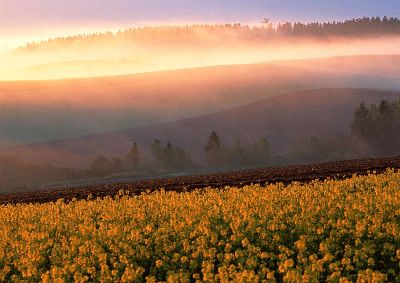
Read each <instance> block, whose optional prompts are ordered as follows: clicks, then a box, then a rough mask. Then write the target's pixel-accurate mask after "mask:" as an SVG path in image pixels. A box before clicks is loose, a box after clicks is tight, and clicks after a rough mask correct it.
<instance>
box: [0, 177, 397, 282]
mask: <svg viewBox="0 0 400 283" xmlns="http://www.w3.org/2000/svg"><path fill="white" fill-rule="evenodd" d="M0 238H1V241H0V281H22V280H25V281H27V282H28V281H29V282H31V281H44V282H70V281H78V282H86V281H98V282H99V281H100V282H110V281H121V282H134V281H148V282H155V281H169V282H178V281H182V282H195V281H209V282H227V281H236V282H237V281H239V282H257V281H266V282H273V281H278V282H282V281H285V282H299V281H306V282H319V281H330V282H348V281H359V282H384V281H398V282H400V173H399V172H395V171H387V172H386V173H385V174H379V175H375V174H370V175H368V176H354V177H352V178H349V179H346V180H340V181H337V180H326V181H323V182H319V181H314V182H312V183H310V184H300V183H293V184H291V185H288V186H284V185H283V184H271V185H265V186H262V185H251V186H245V187H243V188H234V187H233V188H228V187H226V188H225V189H218V190H215V189H211V188H209V189H205V190H197V191H194V192H186V193H176V192H165V191H159V192H154V193H145V194H142V195H140V196H129V195H126V194H123V193H121V194H120V195H119V196H117V197H114V198H111V197H106V198H104V199H88V200H81V201H78V200H73V201H72V202H69V203H64V202H63V201H61V200H59V201H57V202H55V203H46V204H37V205H33V204H30V205H28V204H18V205H10V204H9V205H3V206H0Z"/></svg>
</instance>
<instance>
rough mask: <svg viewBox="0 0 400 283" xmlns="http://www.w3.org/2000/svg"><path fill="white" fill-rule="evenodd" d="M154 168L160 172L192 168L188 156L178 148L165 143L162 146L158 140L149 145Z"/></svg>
mask: <svg viewBox="0 0 400 283" xmlns="http://www.w3.org/2000/svg"><path fill="white" fill-rule="evenodd" d="M151 150H152V152H153V156H154V159H155V161H156V166H157V167H158V168H160V169H162V170H166V171H171V170H182V169H188V168H190V167H191V166H192V162H191V157H190V154H189V153H187V152H186V151H185V150H184V149H182V148H181V147H179V146H173V145H172V143H171V142H167V144H166V146H163V144H162V143H161V141H160V140H155V141H154V142H153V143H152V145H151Z"/></svg>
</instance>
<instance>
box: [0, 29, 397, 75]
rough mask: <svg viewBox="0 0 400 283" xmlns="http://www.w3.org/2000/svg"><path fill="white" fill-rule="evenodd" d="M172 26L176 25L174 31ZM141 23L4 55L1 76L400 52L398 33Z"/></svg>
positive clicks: (101, 72) (141, 70)
mask: <svg viewBox="0 0 400 283" xmlns="http://www.w3.org/2000/svg"><path fill="white" fill-rule="evenodd" d="M171 30H172V31H171ZM184 31H185V32H186V33H187V34H186V33H183V34H182V33H180V32H177V31H175V30H173V27H171V28H166V27H165V28H159V29H155V30H154V29H151V28H148V29H146V28H143V30H142V31H140V32H138V33H137V34H135V37H134V38H129V36H124V35H123V34H122V35H118V36H117V35H115V34H113V33H110V34H104V35H86V36H83V37H82V38H81V37H71V38H65V39H56V40H50V41H48V42H45V43H42V44H38V45H28V46H27V47H25V48H21V49H18V50H15V51H12V52H8V53H7V54H3V55H2V56H1V57H0V59H1V61H2V64H1V66H0V80H3V81H5V80H47V79H64V78H85V77H98V76H115V75H124V74H133V73H144V72H155V71H165V70H175V69H187V68H197V67H205V66H219V65H234V64H254V63H262V62H268V61H281V60H297V59H308V58H323V57H332V56H347V55H369V54H374V55H386V54H398V53H399V51H398V48H397V46H399V43H400V37H380V38H372V37H370V38H364V39H352V38H347V39H344V38H337V37H336V38H335V37H330V38H324V39H319V40H313V39H310V38H297V39H287V38H282V39H280V40H276V39H274V40H271V41H269V40H260V39H259V38H257V37H254V38H253V37H246V36H243V34H240V33H236V31H234V30H233V31H232V30H228V31H224V33H223V34H221V36H219V37H218V36H217V35H216V33H215V32H213V31H211V32H210V31H209V30H207V29H204V28H194V30H190V29H188V30H184Z"/></svg>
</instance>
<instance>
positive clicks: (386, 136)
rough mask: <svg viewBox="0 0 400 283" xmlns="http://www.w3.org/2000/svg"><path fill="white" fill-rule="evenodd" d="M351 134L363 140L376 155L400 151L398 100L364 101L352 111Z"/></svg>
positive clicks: (392, 153) (399, 103)
mask: <svg viewBox="0 0 400 283" xmlns="http://www.w3.org/2000/svg"><path fill="white" fill-rule="evenodd" d="M351 128H352V132H353V135H355V136H356V137H358V138H360V139H362V140H364V141H365V142H367V143H368V145H369V146H370V147H371V148H372V150H373V151H374V152H375V154H376V155H394V154H398V153H400V100H399V101H395V102H391V103H390V102H389V101H387V100H382V101H381V102H380V103H379V105H376V104H371V105H370V106H369V108H367V107H366V105H365V104H364V103H361V104H360V106H359V107H358V108H357V109H356V110H355V111H354V114H353V122H352V125H351Z"/></svg>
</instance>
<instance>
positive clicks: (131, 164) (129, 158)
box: [125, 143, 141, 170]
mask: <svg viewBox="0 0 400 283" xmlns="http://www.w3.org/2000/svg"><path fill="white" fill-rule="evenodd" d="M125 161H126V164H127V166H128V168H130V169H133V170H137V169H138V168H139V165H140V161H141V153H140V150H139V147H138V145H137V143H133V145H132V147H131V149H130V150H129V152H128V154H127V155H126V157H125Z"/></svg>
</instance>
